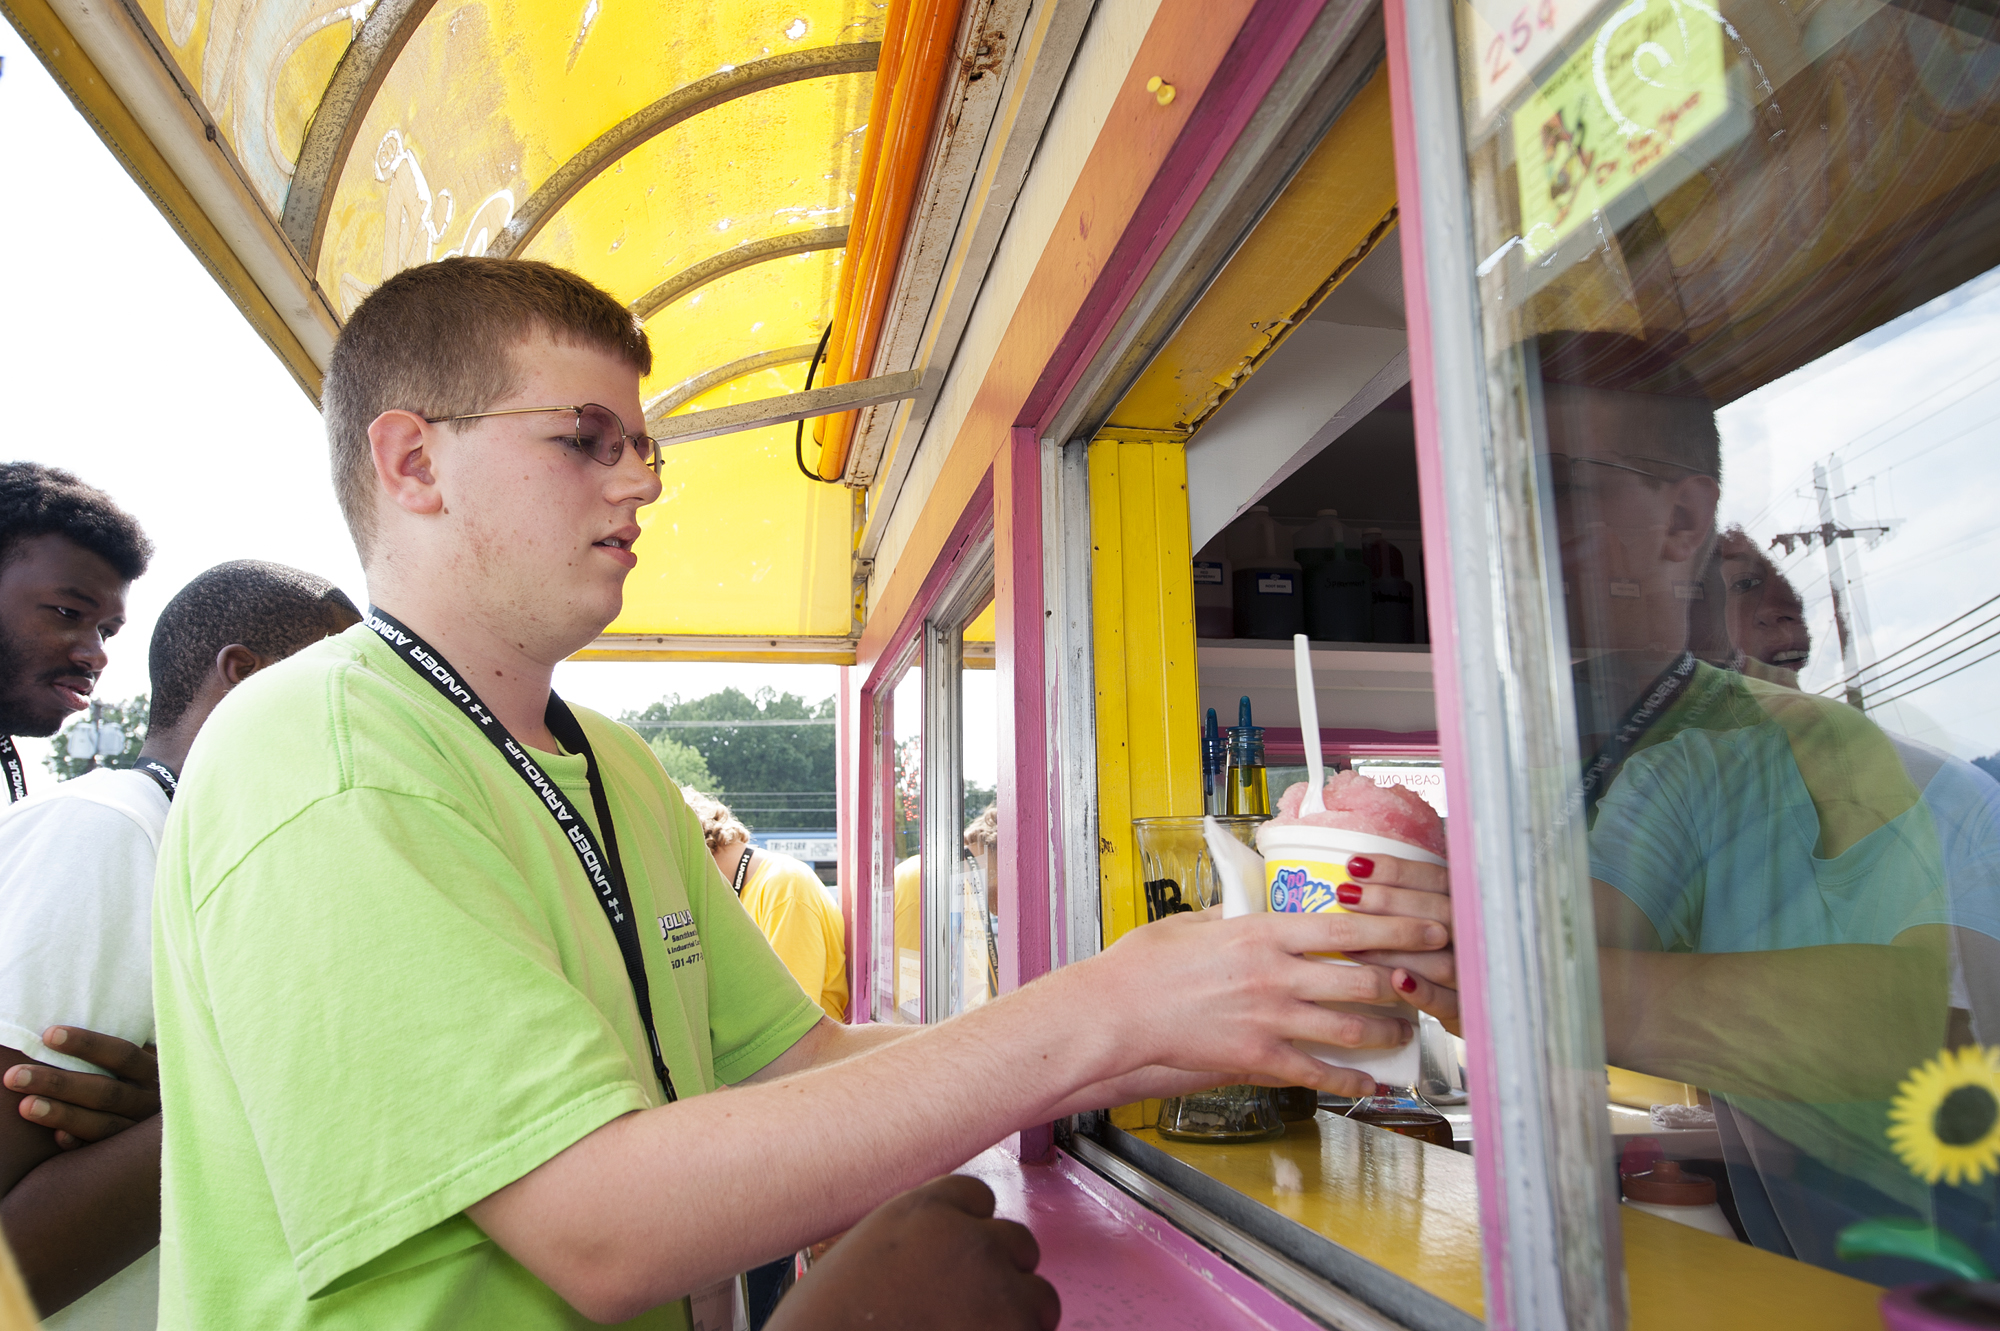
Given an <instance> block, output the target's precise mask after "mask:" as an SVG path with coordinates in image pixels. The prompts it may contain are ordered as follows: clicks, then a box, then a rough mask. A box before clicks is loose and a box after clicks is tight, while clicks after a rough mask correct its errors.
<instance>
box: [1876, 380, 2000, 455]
mask: <svg viewBox="0 0 2000 1331" xmlns="http://www.w3.org/2000/svg"><path fill="white" fill-rule="evenodd" d="M1992 363H1993V362H1992V361H1988V362H1986V364H1987V365H1991V364H1992ZM1979 368H1980V369H1983V368H1985V367H1984V366H1981V367H1979ZM1975 373H1977V370H1970V371H1967V372H1966V373H1965V374H1962V375H1960V376H1959V377H1958V378H1956V379H1954V380H1952V381H1951V383H1949V384H1945V385H1944V386H1943V387H1944V388H1951V387H1953V386H1955V385H1957V384H1961V383H1963V382H1965V380H1966V379H1968V378H1970V377H1971V375H1972V374H1975ZM1995 383H2000V378H1994V379H1990V380H1988V381H1987V382H1985V383H1983V384H1981V385H1979V387H1977V388H1974V389H1973V390H1972V391H1971V392H1969V393H1964V394H1961V395H1960V396H1958V397H1955V398H1953V399H1952V400H1951V401H1949V402H1946V403H1944V404H1942V405H1941V406H1938V407H1936V408H1933V409H1932V410H1930V411H1928V412H1926V413H1924V414H1923V415H1921V416H1919V417H1917V418H1916V419H1915V420H1913V421H1911V422H1909V423H1908V424H1907V425H1905V426H1903V428H1902V429H1900V430H1896V431H1894V432H1893V433H1891V434H1885V435H1883V436H1882V437H1881V438H1880V439H1877V440H1876V441H1875V442H1874V443H1872V444H1870V445H1868V447H1866V448H1864V449H1862V450H1861V451H1860V452H1858V453H1855V454H1854V455H1853V456H1851V457H1849V458H1848V459H1847V460H1848V461H1849V462H1853V461H1854V460H1855V459H1856V458H1863V457H1866V456H1868V455H1869V454H1870V453H1873V452H1874V451H1875V450H1876V449H1878V448H1880V447H1882V445H1884V444H1886V443H1888V442H1889V441H1890V440H1892V439H1900V438H1901V437H1902V436H1904V435H1906V434H1908V433H1909V432H1910V431H1912V430H1914V429H1916V428H1917V427H1918V426H1919V425H1922V424H1923V423H1924V422H1925V421H1927V420H1930V419H1932V418H1933V417H1935V416H1938V415H1941V414H1943V413H1944V412H1947V411H1950V410H1951V409H1952V408H1953V407H1955V406H1957V405H1958V404H1959V403H1961V402H1965V401H1968V400H1969V399H1971V398H1972V397H1973V395H1974V394H1977V393H1980V392H1983V391H1984V390H1986V389H1988V388H1991V387H1992V386H1993V385H1994V384H1995ZM1937 391H1940V392H1941V391H1943V390H1942V389H1939V390H1937ZM1890 419H1891V420H1893V419H1894V417H1891V418H1890ZM1887 424H1889V421H1883V422H1882V423H1881V424H1880V425H1874V426H1870V427H1869V428H1868V429H1866V430H1863V431H1862V432H1861V433H1860V434H1858V435H1855V436H1854V438H1853V439H1850V440H1849V441H1848V444H1852V443H1856V442H1858V441H1860V440H1861V439H1863V438H1865V437H1867V436H1868V435H1870V434H1873V433H1874V432H1875V431H1876V430H1879V429H1881V428H1882V426H1883V425H1887ZM1840 447H1842V448H1845V447H1847V444H1843V445H1840Z"/></svg>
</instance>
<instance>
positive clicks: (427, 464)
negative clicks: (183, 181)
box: [155, 259, 1450, 1328]
mask: <svg viewBox="0 0 2000 1331" xmlns="http://www.w3.org/2000/svg"><path fill="white" fill-rule="evenodd" d="M650 364H651V352H650V350H649V348H648V347H647V345H646V341H645V335H644V333H643V332H642V331H640V330H639V329H638V328H637V327H636V326H635V325H634V323H633V321H632V319H631V317H630V315H629V314H628V313H627V312H626V311H625V309H624V308H623V307H622V306H620V305H618V304H617V303H616V302H615V301H613V300H612V299H611V298H610V297H608V296H606V295H605V294H604V293H602V292H600V291H598V290H596V289H595V288H594V287H591V286H590V285H588V284H587V283H585V282H583V281H582V280H581V279H580V278H577V277H575V276H574V275H572V274H569V273H565V272H563V271H562V270H560V269H555V268H551V267H548V266H546V265H542V264H535V263H526V262H520V261H507V260H491V259H451V260H446V261H444V262H441V263H437V264H431V265H426V266H422V267H418V268H413V269H409V270H406V271H405V272H403V273H401V274H399V275H397V276H396V277H393V278H391V279H390V280H389V281H388V282H386V283H384V284H383V286H382V287H381V288H379V289H378V290H377V291H376V292H375V293H374V294H373V295H371V296H370V297H369V298H368V300H366V301H365V302H363V304H362V305H361V306H360V307H359V308H358V309H357V310H356V311H355V312H354V315H353V317H352V318H351V319H350V320H349V322H348V324H347V327H346V328H345V330H344V331H343V332H342V334H341V338H340V341H339V343H338V345H337V346H336V348H335V350H334V355H333V359H332V364H331V366H330V368H329V372H328V375H327V384H326V416H327V429H328V435H329V438H330V441H331V444H332V451H333V467H334V478H335V483H336V488H337V490H338V493H339V495H340V499H341V505H342V509H343V512H344V514H345V516H346V518H347V520H348V523H349V526H350V527H351V528H352V530H353V532H354V535H355V539H356V544H357V545H358V547H359V549H360V553H361V558H362V563H363V565H364V567H365V569H366V571H367V576H368V589H369V594H370V598H371V600H372V602H373V605H374V610H373V612H372V613H371V615H370V622H369V623H368V624H366V625H362V626H358V627H357V628H355V629H353V630H350V631H349V632H348V633H346V634H344V635H342V636H341V637H339V638H335V639H331V640H329V641H328V642H327V643H325V644H323V645H322V646H320V647H317V648H314V649H311V650H309V651H307V652H305V653H302V654H301V655H300V656H298V657H295V658H294V659H293V660H292V661H290V662H288V663H286V664H285V665H282V666H279V667H276V668H273V669H271V670H269V671H266V672H262V673H260V674H259V675H258V676H256V677H255V678H254V679H252V680H250V681H249V682H248V683H247V684H246V685H245V686H244V687H243V688H241V689H239V690H238V691H237V692H236V693H235V694H233V695H232V696H231V697H230V699H229V701H228V702H227V703H226V704H225V705H224V706H223V707H222V708H221V709H220V710H218V712H217V713H216V715H215V716H214V718H213V719H212V720H211V721H210V723H209V725H208V727H207V728H206V729H205V730H204V731H203V732H202V736H201V739H200V741H199V743H198V746H197V752H198V754H199V761H196V762H193V763H191V776H190V779H189V781H188V782H187V783H186V784H185V786H184V788H183V790H182V792H181V795H180V797H179V799H178V801H177V803H176V805H175V813H174V817H173V821H172V823H171V825H170V827H169V829H168V833H167V838H166V842H165V844H164V846H163V848H162V854H161V876H160V882H159V887H158V893H157V903H158V904H157V908H156V929H155V951H156V956H155V975H156V995H157V1009H158V1020H159V1032H160V1036H159V1038H160V1047H161V1050H162V1061H163V1070H162V1095H163V1099H164V1104H165V1109H164V1113H165V1122H166V1125H167V1127H166V1144H165V1179H164V1186H163V1203H162V1229H163V1233H162V1240H161V1263H160V1265H161V1289H160V1312H161V1324H162V1325H163V1326H164V1327H168V1328H176V1327H219V1326H244V1327H247V1326H256V1327H259V1328H280V1327H304V1326H313V1327H334V1326H339V1327H357V1328H362V1327H366V1328H378V1327H384V1326H397V1327H414V1326H425V1327H435V1326H467V1327H488V1326H524V1327H545V1326H546V1327H557V1326H571V1325H576V1324H579V1323H580V1322H581V1321H582V1320H583V1319H584V1318H590V1319H594V1320H600V1321H615V1320H619V1319H628V1318H629V1319H637V1321H638V1323H639V1324H642V1325H649V1326H654V1325H657V1326H685V1325H687V1319H688V1317H689V1312H688V1307H689V1305H688V1303H687V1302H685V1300H686V1299H687V1297H688V1296H689V1295H690V1294H694V1295H696V1296H697V1297H698V1298H699V1297H700V1296H701V1294H702V1292H703V1291H705V1290H708V1289H711V1288H713V1287H714V1286H716V1285H717V1283H718V1282H721V1281H725V1280H727V1279H728V1278H729V1277H730V1276H731V1275H732V1273H734V1272H737V1271H740V1270H743V1269H744V1268H746V1267H749V1266H751V1265H754V1264H756V1263H759V1262H763V1261H767V1260H769V1259H771V1258H772V1257H774V1256H776V1255H778V1254H780V1253H783V1252H786V1251H789V1250H792V1249H795V1248H798V1247H800V1246H801V1245H803V1244H805V1243H808V1242H811V1241H813V1240H816V1239H819V1238H822V1237H824V1236H826V1235H827V1234H829V1233H832V1232H835V1231H837V1230H839V1229H841V1228H843V1227H845V1226H847V1225H850V1224H853V1223H854V1222H855V1221H856V1220H857V1219H859V1218H860V1217H861V1216H863V1215H864V1214H865V1213H867V1212H868V1211H869V1210H870V1209H871V1208H873V1207H875V1206H876V1205H877V1204H879V1203H880V1202H882V1201H883V1200H884V1199H885V1198H888V1197H890V1196H891V1195H893V1194H895V1193H897V1192H900V1191H901V1190H903V1189H906V1188H909V1187H911V1186H912V1185H914V1184H917V1183H919V1182H921V1181H923V1180H925V1179H927V1178H930V1177H932V1176H934V1175H937V1174H939V1173H942V1172H944V1171H946V1170H949V1169H951V1168H953V1167H954V1166H956V1165H958V1164H959V1163H961V1162H963V1161H964V1160H966V1159H968V1158H969V1157H971V1156H972V1155H974V1154H975V1153H977V1152H978V1151H980V1150H981V1149H983V1148H984V1147H986V1146H988V1145H990V1144H992V1143H993V1142H995V1141H997V1140H999V1139H1000V1138H1001V1137H1003V1136H1004V1135H1006V1134H1007V1133H1009V1132H1011V1131H1013V1130H1015V1129H1017V1128H1019V1127H1021V1126H1023V1125H1025V1124H1032V1123H1036V1122H1043V1121H1046V1120H1048V1119H1050V1118H1052V1117H1055V1116H1058V1115H1062V1114H1066V1113H1070V1112H1073V1111H1075V1110H1079V1109H1083V1108H1087V1107H1095V1106H1102V1105H1105V1104H1111V1103H1119V1102H1123V1101H1128V1100H1132V1099H1135V1098H1138V1097H1140V1096H1149V1095H1161V1094H1172V1093H1175V1092H1178V1091H1181V1090H1189V1089H1194V1088H1196V1087H1199V1086H1207V1085H1213V1084H1216V1083H1217V1082H1229V1081H1241V1080H1244V1079H1245V1077H1246V1076H1256V1077H1258V1078H1260V1079H1262V1080H1266V1081H1271V1082H1277V1083H1293V1082H1297V1083H1304V1084H1309V1085H1317V1086H1321V1087H1323V1088H1326V1089H1329V1090H1340V1091H1347V1092H1350V1093H1352V1092H1356V1091H1359V1090H1360V1089H1362V1086H1363V1083H1364V1081H1365V1078H1363V1077H1362V1076H1361V1075H1360V1074H1358V1073H1351V1072H1344V1071H1341V1070H1337V1069H1332V1068H1329V1067H1327V1066H1326V1065H1324V1064H1322V1063H1319V1062H1317V1061H1315V1060H1313V1059H1310V1058H1308V1057H1306V1056H1305V1055H1303V1054H1301V1053H1299V1052H1298V1051H1297V1050H1296V1049H1294V1048H1293V1047H1292V1046H1291V1045H1290V1044H1289V1043H1288V1041H1289V1040H1291V1039H1294V1038H1301V1039H1311V1040H1316V1041H1321V1042H1325V1043H1329V1044H1344V1045H1351V1046H1381V1045H1390V1044H1395V1043H1399V1042H1400V1041H1402V1040H1404V1039H1407V1038H1408V1037H1409V1032H1408V1029H1407V1027H1405V1026H1404V1025H1403V1024H1402V1023H1399V1022H1395V1021H1391V1020H1385V1019H1380V1018H1364V1017H1357V1016H1353V1015H1351V1014H1345V1013H1340V1012H1335V1011H1330V1010H1327V1009H1324V1008H1321V1007H1319V1006H1317V1003H1316V1000H1362V1001H1369V1000H1377V1001H1386V1000H1387V999H1388V998H1389V997H1390V995H1391V993H1392V990H1391V989H1390V985H1389V976H1390V971H1389V970H1388V969H1387V967H1386V966H1385V967H1384V968H1381V969H1375V968H1368V967H1333V966H1326V965H1322V964H1320V963H1319V962H1317V961H1315V960H1312V959H1310V958H1309V957H1307V956H1305V955H1304V954H1306V953H1311V952H1329V951H1346V952H1350V953H1351V952H1356V951H1366V950H1374V952H1375V953H1376V954H1377V955H1378V957H1379V959H1382V960H1384V961H1385V962H1387V963H1388V964H1391V965H1401V966H1404V967H1406V969H1410V970H1416V971H1419V972H1422V973H1424V974H1425V975H1426V977H1427V980H1429V981H1436V982H1438V983H1449V981H1450V970H1449V966H1450V959H1449V953H1448V952H1446V951H1442V950H1441V949H1443V947H1444V944H1445V942H1446V939H1447V934H1446V929H1445V928H1444V926H1443V924H1442V923H1441V921H1442V920H1443V919H1444V918H1445V913H1446V912H1445V909H1444V904H1443V903H1444V902H1445V898H1444V896H1443V895H1442V894H1441V893H1438V892H1421V891H1413V892H1407V893H1404V894H1402V895H1403V896H1404V897H1406V898H1408V900H1407V901H1406V902H1404V903H1403V906H1404V907H1405V908H1407V909H1408V910H1409V911H1410V912H1411V913H1410V914H1407V915H1403V916H1394V917H1392V916H1386V915H1385V916H1371V915H1363V914H1349V915H1333V916H1280V915H1273V916H1268V917H1262V918H1257V919H1245V920H1233V921H1227V922H1211V921H1210V920H1208V919H1207V918H1206V917H1196V916H1183V917H1181V918H1179V919H1177V920H1173V921H1168V922H1164V923H1162V924H1159V925H1152V926H1148V927H1146V928H1144V929H1140V930H1137V931H1135V932H1134V933H1133V934H1132V935H1130V936H1129V937H1128V938H1126V939H1125V940H1123V941H1121V942H1120V943H1119V944H1118V945H1117V946H1116V947H1113V948H1111V949H1109V950H1108V951H1106V952H1105V953H1104V954H1103V955H1102V956H1099V957H1096V958H1093V959H1092V960H1090V961H1087V962H1084V963H1081V964H1078V965H1075V966H1071V967H1068V968H1066V969H1064V970H1063V971H1060V972H1058V973H1057V974H1056V975H1054V976H1051V977H1049V978H1048V979H1046V980H1044V981H1042V982H1039V983H1037V984H1034V985H1031V986H1029V987H1027V988H1026V989H1024V990H1023V991H1021V992H1020V993H1018V994H1013V995H1009V996H1007V997H1005V998H1002V999H1001V1000H999V1001H997V1002H994V1003H991V1004H988V1005H986V1006H985V1007H983V1008H981V1009H979V1010H978V1011H976V1012H973V1013H970V1014H967V1015H966V1016H964V1017H962V1018H960V1019H958V1020H955V1021H952V1022H950V1023H947V1024H945V1025H942V1026H938V1027H934V1028H928V1029H925V1030H922V1031H920V1032H917V1033H914V1034H913V1033H909V1032H907V1031H906V1030H903V1029H897V1028H888V1027H867V1026H864V1027H845V1026H840V1025H837V1024H836V1023H834V1022H831V1021H828V1020H826V1019H824V1017H823V1015H822V1014H821V1013H820V1011H819V1009H818V1008H817V1007H816V1006H815V1005H814V1004H813V1002H812V1000H811V999H809V998H808V997H806V995H805V994H803V993H801V992H800V990H799V987H798V985H797V984H796V983H795V982H793V980H792V979H791V977H790V976H789V975H788V974H787V973H786V971H785V969H784V967H783V966H782V965H781V964H780V963H779V962H778V960H777V958H776V957H775V956H774V955H773V954H772V952H771V949H770V947H769V945H768V944H766V943H765V941H764V940H763V938H762V937H761V936H760V935H759V933H758V931H757V928H756V926H755V924H753V923H752V922H751V920H750V919H749V917H748V916H747V915H745V914H744V912H743V910H742V908H741V906H740V905H739V904H738V903H737V902H736V900H735V898H734V897H733V896H732V894H731V893H730V889H729V885H728V884H727V883H725V882H724V881H723V880H722V878H721V876H720V875H719V874H718V873H717V872H716V869H715V866H714V863H713V861H712V860H711V859H710V857H709V854H708V851H707V848H706V846H705V845H704V844H703V841H702V835H701V830H700V828H699V826H698V825H697V824H696V822H695V820H694V817H693V815H692V814H691V813H690V812H689V811H688V809H687V806H686V803H685V802H684V801H683V800H682V799H681V797H680V793H679V791H678V790H676V789H675V787H674V786H673V785H672V783H671V782H670V781H669V779H668V778H667V776H666V774H665V773H664V772H663V771H662V770H661V768H660V766H659V763H658V762H657V760H656V759H655V758H654V757H653V755H652V753H651V751H650V750H649V749H648V748H647V747H646V745H645V743H644V741H643V740H641V739H639V738H638V737H637V736H636V735H635V734H633V733H632V732H631V731H629V730H627V729H625V728H623V727H621V726H617V725H615V724H612V723H611V722H608V721H606V720H605V719H603V718H602V717H599V716H597V715H595V714H594V713H590V712H579V713H576V714H574V715H573V714H572V713H571V712H570V710H569V709H568V708H566V707H564V706H563V705H561V704H560V703H559V702H557V701H556V700H555V699H554V698H553V695H552V694H551V692H550V687H549V684H550V679H551V673H552V671H553V670H554V667H555V664H556V663H557V662H558V661H561V660H563V659H564V658H566V657H568V656H569V655H570V654H572V653H573V652H575V651H577V650H578V649H579V648H581V647H583V646H585V645H586V644H588V643H589V642H590V641H591V640H592V639H593V638H595V637H596V636H597V634H598V633H599V632H601V631H602V630H603V628H604V627H605V625H607V624H609V623H610V622H611V620H612V619H613V618H614V617H615V616H616V615H617V613H618V611H619V608H620V604H621V598H622V589H623V586H624V581H625V577H626V575H627V574H628V573H629V572H630V571H631V569H632V568H633V566H634V564H635V562H636V560H635V556H634V554H633V552H632V546H633V544H634V543H635V542H636V541H637V540H638V538H639V536H640V534H641V528H640V525H639V522H638V511H639V509H640V508H641V507H642V506H644V505H646V504H649V503H651V502H652V501H653V500H655V499H657V498H658V497H659V494H660V484H659V481H658V480H657V479H656V477H655V475H654V471H653V466H652V465H650V464H652V463H653V462H654V458H655V451H654V446H653V444H652V441H651V440H648V439H645V438H643V437H634V436H632V435H630V434H629V433H628V430H629V428H630V426H628V425H627V422H630V423H631V424H632V425H637V424H638V423H639V422H641V421H642V420H643V419H644V416H643V411H642V408H641V405H640V399H639V382H640V378H641V376H642V375H643V374H644V373H646V372H647V370H648V369H649V367H650ZM574 404H596V405H584V406H581V407H579V406H576V405H574ZM1382 876H1384V875H1383V874H1381V873H1380V872H1378V878H1379V877H1382ZM1434 886H1437V887H1441V886H1442V884H1441V883H1439V884H1435V885H1434ZM1419 915H1423V916H1427V918H1418V916H1419ZM642 1013H644V1014H645V1015H644V1016H643V1017H642ZM724 1085H734V1086H737V1087H739V1089H736V1090H733V1091H731V1092H730V1093H728V1094H726V1095H712V1094H707V1092H711V1091H714V1090H716V1089H718V1088H719V1087H721V1086H724Z"/></svg>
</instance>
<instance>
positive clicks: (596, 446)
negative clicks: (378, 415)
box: [424, 402, 660, 475]
mask: <svg viewBox="0 0 2000 1331" xmlns="http://www.w3.org/2000/svg"><path fill="white" fill-rule="evenodd" d="M541 411H567V412H571V413H573V414H574V415H575V417H576V431H575V433H573V434H566V435H560V436H558V442H560V443H563V444H566V445H568V446H569V447H570V448H573V449H575V450H576V451H577V452H579V453H582V454H584V455H586V456H588V457H589V458H590V460H591V461H592V462H596V463H601V464H602V465H604V466H607V467H615V466H617V465H618V459H619V458H621V457H623V456H625V446H626V445H627V444H630V445H631V446H632V451H633V452H634V453H635V454H637V455H638V458H639V461H640V462H641V463H643V464H645V466H646V467H647V468H648V469H649V470H651V471H652V472H653V473H654V474H655V475H658V474H659V470H660V441H659V440H657V439H655V438H653V437H652V436H651V435H645V434H627V433H625V422H624V420H623V419H622V418H621V417H620V416H619V415H618V413H617V412H615V411H613V410H612V409H611V408H609V407H600V406H599V405H597V403H595V402H586V403H584V404H583V405H582V406H580V407H513V408H510V409H509V410H507V411H470V412H467V413H465V414H464V415H462V416H426V417H424V421H425V423H426V424H430V425H443V424H445V423H446V422H447V421H476V420H483V419H485V418H486V417H488V416H531V415H534V414H535V413H536V412H541Z"/></svg>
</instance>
